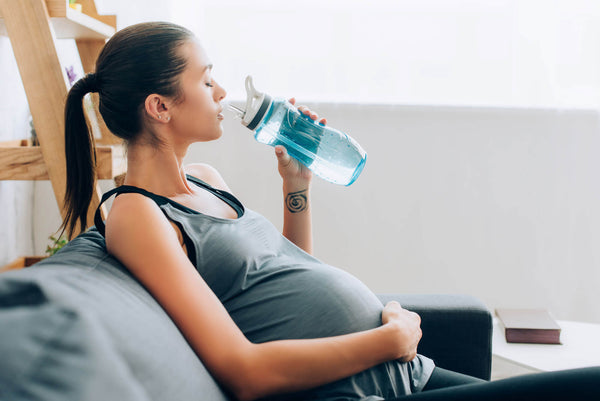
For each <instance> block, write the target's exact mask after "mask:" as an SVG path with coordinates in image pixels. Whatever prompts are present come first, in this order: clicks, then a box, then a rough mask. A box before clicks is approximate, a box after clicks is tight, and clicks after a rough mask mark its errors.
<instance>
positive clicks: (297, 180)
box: [275, 145, 313, 254]
mask: <svg viewBox="0 0 600 401" xmlns="http://www.w3.org/2000/svg"><path fill="white" fill-rule="evenodd" d="M275 154H276V155H277V159H278V162H279V172H280V174H281V176H282V178H283V231H282V234H283V235H284V236H285V237H286V238H287V239H289V240H290V241H292V242H293V243H294V244H296V245H297V246H298V247H299V248H302V249H303V250H304V251H305V252H307V253H309V254H312V251H313V239H312V215H311V208H310V179H311V176H312V173H311V172H310V170H309V169H308V168H306V167H305V166H303V165H301V164H300V163H299V162H298V161H297V160H296V159H293V158H292V157H290V156H289V155H288V153H287V150H286V149H285V148H284V147H283V146H281V145H279V146H276V147H275ZM290 170H291V172H290Z"/></svg>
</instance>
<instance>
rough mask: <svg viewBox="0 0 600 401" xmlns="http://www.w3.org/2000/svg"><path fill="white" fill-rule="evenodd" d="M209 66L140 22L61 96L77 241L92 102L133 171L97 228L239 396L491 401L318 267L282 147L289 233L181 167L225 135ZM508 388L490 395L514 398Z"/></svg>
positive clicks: (167, 27)
mask: <svg viewBox="0 0 600 401" xmlns="http://www.w3.org/2000/svg"><path fill="white" fill-rule="evenodd" d="M211 69H212V65H211V63H210V60H209V58H208V56H207V55H206V53H205V51H204V50H203V48H202V47H201V46H200V45H199V44H198V42H197V41H196V39H195V38H194V36H193V35H192V34H191V33H190V32H189V31H188V30H186V29H185V28H182V27H179V26H177V25H173V24H169V23H144V24H138V25H134V26H131V27H128V28H126V29H124V30H121V31H119V32H118V33H117V34H115V35H114V36H113V37H112V38H111V39H110V40H109V41H108V42H107V44H106V45H105V47H104V49H103V50H102V52H101V54H100V56H99V58H98V61H97V64H96V71H95V73H93V74H88V75H86V76H85V77H84V78H83V79H81V80H79V81H78V82H77V83H76V84H75V85H74V86H73V88H72V89H71V90H70V92H69V97H68V99H67V105H66V110H65V118H66V132H65V141H66V152H67V194H66V205H67V206H66V208H67V210H66V212H67V213H66V218H65V221H64V223H63V227H64V228H65V229H66V230H67V231H68V232H69V234H70V236H72V235H73V233H74V232H75V231H76V230H77V227H78V226H79V227H80V229H83V228H85V227H86V225H87V221H86V220H87V218H86V216H87V209H88V206H89V203H90V199H91V195H92V192H93V190H94V186H93V183H94V176H95V171H94V169H95V161H94V157H93V155H94V147H93V137H92V134H91V133H90V132H89V130H88V127H87V125H86V121H85V118H84V114H83V109H82V99H83V96H85V94H87V93H89V92H98V93H99V96H100V112H101V114H102V117H103V118H104V121H105V122H106V125H107V126H108V128H109V129H110V130H111V131H112V132H113V133H114V134H115V135H117V136H119V137H120V138H122V139H123V140H124V141H125V142H126V144H127V160H128V169H127V175H126V177H125V182H124V185H123V186H121V187H118V188H116V189H114V190H112V191H109V192H108V193H106V194H105V196H104V197H103V201H104V200H106V199H108V198H109V197H110V196H112V195H115V194H117V195H118V196H117V197H116V198H115V199H114V202H113V205H112V208H111V210H110V213H109V215H108V218H107V220H106V223H104V222H103V221H102V220H101V219H100V218H99V214H98V213H97V214H96V221H95V223H96V226H97V227H98V229H99V230H100V232H101V233H103V234H105V237H106V245H107V249H108V251H109V252H110V253H111V254H112V255H114V256H115V257H116V258H118V259H119V260H120V261H121V262H122V263H123V264H124V265H125V266H126V267H127V268H128V269H129V270H130V271H131V272H132V274H134V275H135V276H136V277H137V278H138V279H139V280H140V281H141V282H142V283H143V284H144V286H145V287H146V288H147V289H148V290H149V291H150V293H151V294H152V295H153V296H154V297H155V298H156V299H157V300H158V302H159V303H160V304H161V305H162V306H163V308H164V309H165V310H166V311H167V313H168V314H169V315H170V317H171V318H172V319H173V321H174V322H175V323H176V324H177V326H178V327H179V329H180V330H181V332H182V333H183V334H184V336H185V337H186V339H187V340H188V342H189V344H190V345H191V347H192V348H193V349H194V351H195V352H196V354H197V355H198V357H199V358H200V359H201V360H202V362H203V363H204V364H205V366H206V367H207V368H208V369H209V371H210V372H211V373H212V375H213V376H214V377H215V378H216V379H217V380H218V381H219V382H220V383H221V384H222V385H223V387H224V388H225V389H227V390H228V391H229V392H230V393H231V394H232V396H233V397H235V398H238V399H241V400H252V399H259V398H263V399H265V398H268V399H286V400H291V399H299V400H309V399H318V400H360V399H392V398H397V397H402V396H409V397H418V396H420V395H426V394H430V395H431V396H432V397H436V394H438V393H440V392H441V393H442V396H443V393H446V396H445V397H446V399H447V396H448V395H447V394H448V392H449V391H452V387H454V388H455V389H457V390H459V389H461V388H469V389H470V390H469V392H468V393H467V394H472V395H474V394H485V391H491V390H486V389H488V388H489V384H490V383H487V382H483V381H480V380H478V379H475V378H470V377H468V376H464V375H460V374H457V373H453V372H448V371H444V370H443V369H440V368H437V367H434V363H433V361H431V360H430V359H428V358H427V357H424V356H421V355H418V354H417V345H418V343H419V340H420V338H421V330H420V319H419V317H418V315H416V314H414V313H412V312H409V311H407V310H405V309H403V308H402V307H401V306H400V305H398V304H397V303H390V304H388V305H386V306H384V305H382V304H381V303H380V302H379V300H378V299H377V297H376V296H375V295H374V294H373V293H372V292H371V291H370V290H369V289H368V288H367V287H366V286H365V285H363V284H362V283H361V282H360V281H359V280H357V279H356V278H354V277H353V276H351V275H349V274H348V273H346V272H344V271H342V270H340V269H337V268H334V267H332V266H328V265H325V264H323V263H322V262H320V261H319V260H317V259H316V258H314V257H313V256H311V252H312V234H311V216H310V205H309V203H310V196H309V190H310V188H309V185H310V181H311V173H310V171H309V170H308V169H306V168H305V167H304V166H302V165H301V164H299V163H298V162H297V161H296V160H294V159H292V158H290V157H289V155H288V154H287V152H286V151H285V149H284V148H283V147H276V155H277V158H278V163H279V164H278V168H279V173H280V175H281V177H282V179H283V193H284V198H285V199H286V205H287V207H286V208H285V211H284V227H283V235H282V233H279V232H278V231H277V230H276V229H275V227H274V226H273V225H272V224H271V223H270V222H269V221H268V220H266V219H265V218H264V217H262V216H261V215H259V214H258V213H255V212H253V211H252V210H250V209H248V208H246V207H244V205H242V204H241V203H240V201H239V200H237V199H236V198H235V196H233V195H232V194H231V191H230V190H229V188H228V187H227V184H226V183H225V182H224V181H223V178H222V177H221V176H220V175H219V173H218V172H217V171H216V170H215V169H214V168H212V167H210V166H208V165H205V164H195V165H189V166H184V165H183V159H184V156H185V155H186V153H187V150H188V147H189V146H190V145H191V144H192V143H195V142H206V141H212V140H216V139H218V138H219V137H220V136H221V135H222V133H223V132H222V127H221V121H222V119H223V116H222V115H221V111H222V106H221V103H220V102H221V101H222V100H223V98H224V97H225V94H226V92H225V90H224V89H223V88H222V87H220V86H219V85H218V84H217V83H216V82H215V81H214V79H213V78H212V77H211ZM292 102H293V100H292ZM300 110H301V111H302V112H303V113H304V114H306V115H308V116H310V117H311V118H313V119H315V120H316V119H318V117H317V116H316V114H314V113H313V112H312V111H310V110H308V109H306V108H304V107H300ZM320 122H322V123H326V121H325V119H321V120H320ZM542 376H543V375H542ZM581 377H583V378H585V380H583V379H579V378H581ZM577 378H578V379H577V380H575V381H574V380H572V377H570V376H569V378H568V379H561V380H562V381H561V380H554V381H553V383H554V385H559V387H560V386H562V387H560V388H563V387H565V388H572V387H573V383H576V384H575V387H576V388H579V389H582V388H586V387H585V386H586V385H587V382H588V380H592V379H594V380H596V379H597V378H598V372H597V371H593V370H589V371H585V372H584V373H582V374H580V375H577ZM536 380H537V382H536V381H535V380H533V382H532V381H529V382H528V383H530V384H531V383H534V384H535V383H537V384H535V385H534V387H536V391H537V390H539V388H540V387H544V386H542V385H540V383H542V382H543V380H541V381H540V379H536ZM538 382H539V383H538ZM542 384H543V383H542ZM440 387H450V388H445V389H442V390H440V389H438V390H435V389H436V388H440ZM496 387H498V386H496ZM513 387H514V386H511V385H508V386H506V385H505V386H500V389H499V390H498V389H497V388H496V389H493V390H494V393H495V394H499V393H498V391H500V393H501V392H502V391H509V392H513V393H514V391H515V390H514V389H513ZM588 387H589V385H588ZM503 389H504V390H503ZM424 390H427V391H424ZM429 390H432V391H429ZM482 391H483V393H481V392H482ZM517 391H518V390H517ZM416 393H418V394H416ZM411 394H412V395H411ZM510 394H512V393H510ZM570 394H572V391H571V392H570ZM437 396H439V395H437ZM466 397H467V396H464V395H463V396H462V398H463V399H467V398H466ZM431 399H435V398H431ZM530 399H531V398H530Z"/></svg>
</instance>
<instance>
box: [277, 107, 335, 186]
mask: <svg viewBox="0 0 600 401" xmlns="http://www.w3.org/2000/svg"><path fill="white" fill-rule="evenodd" d="M289 102H290V103H291V104H293V105H295V104H296V99H294V98H291V99H290V100H289ZM298 111H300V113H302V114H304V115H305V116H307V117H309V118H310V119H312V120H314V121H317V120H318V119H319V116H318V115H317V114H316V113H314V112H312V111H311V110H310V109H308V108H307V107H306V106H298ZM319 123H321V124H323V125H325V124H327V119H325V118H321V119H320V120H319ZM275 155H276V156H277V161H278V169H279V174H280V175H281V178H283V180H284V181H286V182H294V183H303V184H306V185H308V183H309V182H310V180H311V179H312V172H311V171H310V170H309V169H308V168H307V167H306V166H305V165H304V164H302V163H300V162H299V161H298V160H296V159H294V158H293V157H291V156H290V155H289V154H288V152H287V150H286V149H285V147H284V146H282V145H277V146H275Z"/></svg>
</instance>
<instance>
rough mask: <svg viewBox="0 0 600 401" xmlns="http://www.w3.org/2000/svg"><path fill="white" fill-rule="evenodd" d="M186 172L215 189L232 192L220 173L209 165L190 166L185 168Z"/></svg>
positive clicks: (195, 164)
mask: <svg viewBox="0 0 600 401" xmlns="http://www.w3.org/2000/svg"><path fill="white" fill-rule="evenodd" d="M185 172H186V173H187V174H189V175H191V176H194V177H196V178H199V179H201V180H202V181H204V182H206V183H208V184H210V185H212V186H213V187H215V188H218V189H223V190H225V191H228V192H231V190H230V189H229V187H228V186H227V183H226V182H225V180H224V179H223V177H222V176H221V174H220V173H219V171H218V170H217V169H216V168H214V167H213V166H211V165H209V164H206V163H194V164H188V165H186V166H185Z"/></svg>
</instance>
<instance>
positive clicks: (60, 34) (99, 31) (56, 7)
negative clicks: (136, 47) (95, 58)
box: [0, 0, 117, 40]
mask: <svg viewBox="0 0 600 401" xmlns="http://www.w3.org/2000/svg"><path fill="white" fill-rule="evenodd" d="M14 1H24V0H14ZM79 2H80V3H82V5H83V11H82V12H79V11H75V10H73V9H72V8H71V7H69V4H68V0H46V8H47V9H48V14H49V15H50V20H51V21H52V27H53V28H54V34H55V35H56V38H57V39H84V40H89V39H108V38H110V37H111V36H112V35H113V34H114V33H115V30H116V25H117V23H116V17H115V16H114V15H98V14H97V12H96V9H95V6H94V5H93V2H88V1H79ZM0 35H2V36H7V31H6V26H5V24H4V19H3V16H2V15H1V14H0Z"/></svg>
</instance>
